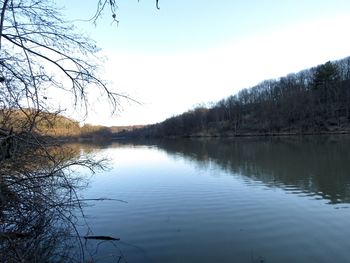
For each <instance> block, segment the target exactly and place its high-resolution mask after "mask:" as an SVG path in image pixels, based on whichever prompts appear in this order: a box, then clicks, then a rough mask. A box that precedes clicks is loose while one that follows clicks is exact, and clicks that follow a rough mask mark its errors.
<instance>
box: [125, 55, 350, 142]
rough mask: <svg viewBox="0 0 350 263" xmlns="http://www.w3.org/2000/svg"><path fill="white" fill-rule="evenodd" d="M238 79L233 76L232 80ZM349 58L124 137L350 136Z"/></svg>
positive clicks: (273, 81)
mask: <svg viewBox="0 0 350 263" xmlns="http://www.w3.org/2000/svg"><path fill="white" fill-rule="evenodd" d="M233 77H234V76H233ZM349 124H350V57H347V58H344V59H341V60H337V61H332V62H331V61H328V62H326V63H325V64H322V65H318V66H316V67H313V68H310V69H306V70H302V71H300V72H298V73H293V74H289V75H287V76H284V77H281V78H279V79H270V80H265V81H263V82H261V83H259V84H257V85H256V86H254V87H251V88H248V89H243V90H241V91H239V92H238V93H237V94H235V95H232V96H229V97H228V98H224V99H222V100H220V101H218V102H216V103H214V104H213V106H211V107H197V108H195V109H193V110H190V111H187V112H185V113H183V114H180V115H178V116H173V117H171V118H168V119H166V120H165V121H163V122H161V123H157V124H154V125H148V126H146V127H143V128H141V129H136V130H133V131H131V132H121V133H119V136H125V137H197V136H198V137H205V136H209V137H211V136H246V135H283V134H318V133H347V132H349V131H350V125H349Z"/></svg>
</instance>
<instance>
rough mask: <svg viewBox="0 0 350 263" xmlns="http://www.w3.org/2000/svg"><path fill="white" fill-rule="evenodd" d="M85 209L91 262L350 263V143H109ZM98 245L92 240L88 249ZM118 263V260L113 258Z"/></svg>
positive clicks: (294, 140) (276, 140) (87, 193)
mask: <svg viewBox="0 0 350 263" xmlns="http://www.w3.org/2000/svg"><path fill="white" fill-rule="evenodd" d="M94 151H95V152H96V154H97V156H104V157H108V158H110V169H109V170H108V171H106V172H103V173H99V174H97V175H95V176H94V177H93V178H92V181H91V184H90V187H89V188H88V189H87V190H86V191H85V192H84V195H85V197H87V198H96V197H108V198H116V199H122V200H125V201H126V202H127V203H121V202H117V201H104V202H96V203H94V204H93V206H91V207H88V208H87V209H86V216H87V221H88V222H89V224H90V225H91V228H92V231H93V234H95V235H108V236H114V237H119V238H121V241H118V242H114V243H112V242H104V243H102V244H98V247H97V248H96V250H94V253H95V259H97V261H98V262H129V263H132V262H169V263H172V262H201V263H203V262H204V263H205V262H247V263H252V262H266V263H267V262H278V263H280V262H317V263H321V262H344V263H345V262H350V138H349V137H346V136H340V137H316V138H315V137H305V138H303V139H301V138H274V139H234V140H233V139H232V140H220V139H217V140H169V141H152V142H139V143H122V144H121V143H119V144H118V143H113V144H111V145H107V146H104V147H101V148H99V149H98V148H96V149H94ZM96 244H97V242H96V243H95V245H96ZM120 255H122V256H123V258H121V259H120V261H118V260H119V256H120Z"/></svg>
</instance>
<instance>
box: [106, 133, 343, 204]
mask: <svg viewBox="0 0 350 263" xmlns="http://www.w3.org/2000/svg"><path fill="white" fill-rule="evenodd" d="M124 143H125V144H130V143H132V144H140V145H156V146H157V147H159V148H161V149H163V150H165V151H166V152H167V153H168V154H169V155H171V156H178V155H181V156H183V157H184V158H185V159H187V160H190V161H192V162H194V163H195V164H196V165H198V166H202V167H203V166H204V167H206V166H208V165H209V164H210V163H215V164H216V165H218V166H220V168H221V169H224V170H226V171H228V172H230V173H231V174H233V175H237V174H239V175H243V176H246V177H249V178H251V179H253V180H257V181H261V182H263V183H264V184H266V185H267V186H269V187H279V188H283V189H284V190H287V191H290V192H293V193H297V194H300V195H305V194H306V195H314V196H315V198H323V199H326V200H328V201H329V203H330V204H337V203H350V138H349V136H310V137H302V138H300V137H282V138H239V139H224V140H223V139H210V140H203V139H181V140H157V141H139V142H124ZM110 146H112V147H113V144H111V145H110ZM119 146H120V145H118V144H114V147H119Z"/></svg>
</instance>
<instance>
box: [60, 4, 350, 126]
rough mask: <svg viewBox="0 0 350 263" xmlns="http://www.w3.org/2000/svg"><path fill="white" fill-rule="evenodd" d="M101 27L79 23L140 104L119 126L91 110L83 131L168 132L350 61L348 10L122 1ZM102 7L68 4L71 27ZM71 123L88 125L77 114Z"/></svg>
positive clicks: (117, 85) (119, 85)
mask: <svg viewBox="0 0 350 263" xmlns="http://www.w3.org/2000/svg"><path fill="white" fill-rule="evenodd" d="M117 2H118V10H117V19H118V20H119V21H120V22H119V24H117V23H112V18H111V14H110V13H109V12H105V13H104V14H103V17H102V18H101V19H100V20H98V21H97V24H96V25H94V24H93V23H92V22H79V21H77V22H75V24H76V26H77V29H78V30H79V31H80V32H82V33H84V34H87V35H89V36H90V37H91V38H92V39H94V40H95V41H96V42H97V45H98V46H99V47H100V48H101V54H100V55H101V56H104V57H105V58H106V60H103V65H104V69H103V71H102V73H101V74H102V78H103V79H106V80H107V81H108V82H109V83H110V87H111V88H112V89H114V90H116V91H117V92H119V93H121V94H126V95H128V96H130V97H132V98H133V99H135V100H137V101H138V102H140V104H137V103H133V102H131V101H125V100H121V108H122V111H120V112H119V113H118V114H117V115H116V116H111V114H110V107H108V105H106V103H105V102H103V101H102V102H101V101H99V100H92V101H91V104H90V105H91V108H90V109H89V113H88V117H87V118H86V119H84V122H88V123H92V124H100V125H106V126H115V125H117V126H121V125H138V124H151V123H156V122H161V121H163V120H165V119H166V118H169V117H171V116H174V115H177V114H181V113H182V112H185V111H187V110H190V109H192V108H194V107H196V106H198V105H210V104H211V103H215V102H216V101H218V100H220V99H223V98H225V97H228V96H230V95H234V94H236V93H237V92H238V91H239V90H241V89H243V88H249V87H252V86H254V85H256V84H258V83H259V82H261V81H263V80H266V79H271V78H278V77H282V76H284V75H287V74H289V73H293V72H298V71H300V70H303V69H306V68H309V67H313V66H316V65H319V64H322V63H325V62H327V61H329V60H336V59H341V58H344V57H347V56H350V35H349V34H348V26H349V25H350V1H349V0H332V1H329V0H284V1H279V0H264V1H262V0H250V1H247V0H245V1H244V0H221V1H203V0H191V1H189V0H176V1H175V0H173V1H170V0H159V6H160V10H157V9H156V7H155V0H140V1H137V0H128V1H117ZM96 3H97V0H89V1H82V0H74V1H72V0H60V1H57V4H58V5H59V6H62V7H64V8H65V9H64V14H65V15H66V17H67V18H68V19H88V18H90V17H92V16H93V14H94V11H95V10H96ZM71 116H72V117H75V118H77V119H79V120H81V116H79V114H77V113H71Z"/></svg>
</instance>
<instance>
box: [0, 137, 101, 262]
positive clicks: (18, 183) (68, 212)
mask: <svg viewBox="0 0 350 263" xmlns="http://www.w3.org/2000/svg"><path fill="white" fill-rule="evenodd" d="M21 148H23V149H18V150H17V151H16V158H9V159H3V160H1V166H0V222H1V224H0V244H1V245H0V261H1V262H49V261H59V259H61V260H62V261H64V262H66V261H67V260H68V258H67V257H68V256H69V255H68V254H69V249H68V248H69V246H70V244H74V242H73V240H74V239H75V242H76V241H77V240H80V239H79V234H78V232H77V231H75V230H76V229H75V227H76V224H75V223H76V209H77V208H81V205H82V203H81V199H80V198H79V196H78V194H77V192H76V191H77V190H78V189H79V187H82V186H83V183H84V182H83V180H82V179H81V178H79V177H78V176H76V175H75V174H74V173H72V172H71V171H72V169H74V166H79V167H81V166H83V167H87V168H89V169H90V168H98V166H99V165H100V163H99V162H95V161H91V160H90V159H89V158H84V157H82V156H80V149H79V148H77V147H58V146H54V145H52V146H51V147H47V148H40V147H39V148H33V147H32V145H24V144H21ZM24 148H25V149H24ZM33 156H35V159H33ZM78 244H79V243H78ZM81 248H82V246H81ZM78 256H79V257H82V256H83V254H82V253H81V254H80V255H78ZM68 261H69V260H68Z"/></svg>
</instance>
